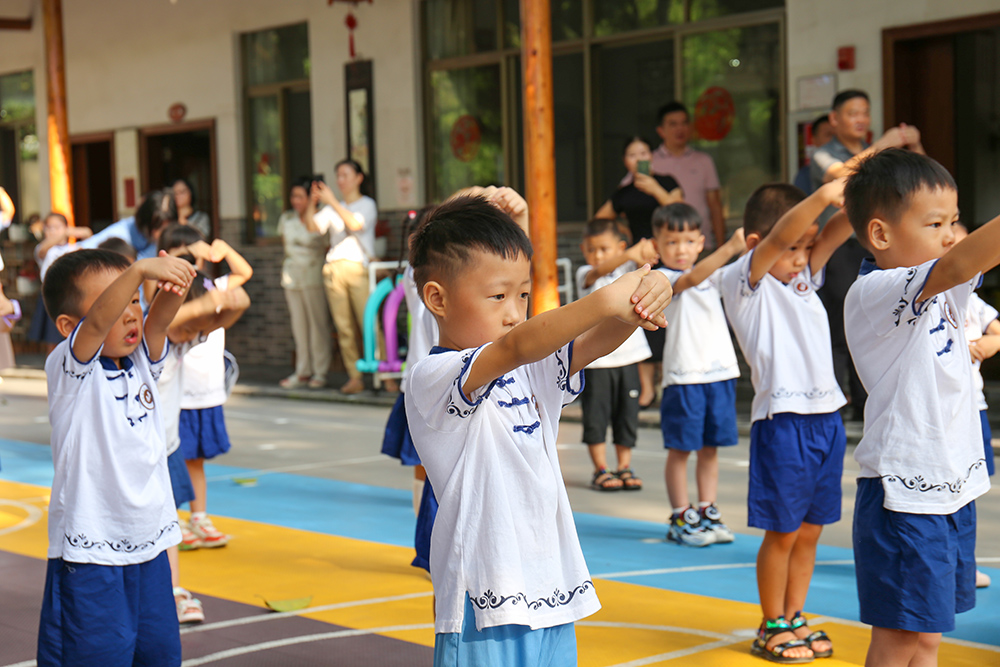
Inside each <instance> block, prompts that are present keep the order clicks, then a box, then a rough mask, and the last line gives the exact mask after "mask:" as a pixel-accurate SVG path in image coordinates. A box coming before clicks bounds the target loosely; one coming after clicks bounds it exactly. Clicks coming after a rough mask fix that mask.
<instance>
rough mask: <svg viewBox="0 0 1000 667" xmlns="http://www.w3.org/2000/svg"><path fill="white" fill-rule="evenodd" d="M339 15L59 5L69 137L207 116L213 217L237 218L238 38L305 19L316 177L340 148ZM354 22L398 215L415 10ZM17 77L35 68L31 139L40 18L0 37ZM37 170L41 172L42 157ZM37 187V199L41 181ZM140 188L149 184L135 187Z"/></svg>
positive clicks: (414, 124) (268, 7)
mask: <svg viewBox="0 0 1000 667" xmlns="http://www.w3.org/2000/svg"><path fill="white" fill-rule="evenodd" d="M34 4H35V6H36V7H37V6H38V5H39V4H40V3H34ZM349 9H350V5H346V4H345V5H342V4H339V3H338V4H336V5H335V6H333V7H329V6H328V5H327V2H326V0H282V1H281V2H274V1H273V0H213V1H212V2H205V1H204V0H177V1H176V3H171V2H168V1H167V0H162V1H157V2H152V1H148V0H147V1H145V2H136V1H135V0H88V1H87V2H79V1H75V0H66V1H64V2H63V12H64V15H63V21H64V33H65V46H66V79H67V97H68V106H69V131H70V134H82V133H88V132H99V131H108V130H114V131H116V132H119V133H121V132H123V131H126V132H127V131H130V130H134V129H135V128H141V127H144V126H151V125H162V124H165V123H168V122H170V121H169V118H168V117H167V109H168V108H169V107H170V106H171V105H172V104H174V103H176V102H181V103H183V104H185V105H186V106H187V110H188V112H187V117H186V120H200V119H209V118H214V119H215V121H216V140H217V145H216V150H217V152H218V157H219V159H218V180H219V193H218V195H219V209H220V214H221V216H222V217H223V218H232V217H241V216H243V215H245V208H246V206H245V196H244V192H245V184H244V174H243V164H244V162H243V135H242V132H243V129H242V125H243V115H242V114H243V111H242V92H241V89H240V81H239V72H240V54H239V34H240V33H242V32H248V31H253V30H259V29H264V28H270V27H276V26H281V25H287V24H290V23H299V22H302V21H308V22H309V41H310V58H311V62H312V82H311V84H312V85H311V95H312V111H313V115H312V124H313V161H314V167H315V169H316V171H318V172H323V173H332V172H333V165H334V164H335V163H336V162H337V161H338V160H339V159H341V158H343V157H346V151H347V147H346V139H345V135H346V131H345V128H344V90H343V68H344V63H345V62H346V61H347V60H348V59H349V54H348V39H347V35H348V32H347V28H346V27H345V26H344V18H345V16H346V14H347V12H348V10H349ZM38 11H39V10H37V9H36V13H38ZM354 13H355V16H356V17H357V19H358V24H359V27H358V29H357V30H356V31H355V44H356V46H357V50H358V55H359V56H360V57H363V58H370V59H372V60H373V61H374V64H373V76H374V82H375V89H374V97H375V102H376V108H375V143H376V151H377V153H376V168H377V170H378V174H377V179H378V180H377V187H378V194H379V205H380V206H381V207H382V208H386V209H389V208H396V207H398V206H408V205H410V204H409V203H407V202H399V201H398V199H399V196H398V194H397V187H396V181H397V173H398V172H399V170H406V169H408V170H410V173H413V174H419V173H421V172H422V171H423V169H422V165H421V164H420V163H419V161H418V159H419V154H418V147H417V143H418V137H419V133H418V127H419V125H418V116H417V114H416V113H415V110H416V109H417V108H418V106H419V103H418V100H419V87H420V80H419V79H418V78H415V77H414V75H413V72H414V70H413V59H414V58H415V57H416V55H415V53H416V42H415V33H414V31H413V29H412V26H413V21H414V20H415V19H416V5H415V3H414V2H413V1H412V0H383V1H381V2H376V3H373V4H367V3H361V4H359V5H358V6H357V7H356V8H355V9H354ZM24 69H34V71H35V86H36V100H37V103H38V112H39V117H38V120H39V128H40V130H42V128H44V125H45V112H46V109H45V77H44V52H43V42H42V21H41V16H36V18H35V25H34V28H33V30H32V31H31V32H28V33H21V32H11V31H3V32H2V33H0V72H13V71H19V70H24ZM42 132H43V134H42V140H43V141H44V130H42ZM118 136H119V138H124V137H123V136H122V135H121V134H119V135H118ZM134 145H135V144H134V142H123V145H121V146H119V145H117V143H116V154H119V155H118V156H117V157H118V161H117V167H118V173H117V178H118V183H117V187H118V191H119V193H120V195H121V196H120V199H121V198H122V197H123V194H121V193H123V192H124V185H123V181H124V179H125V178H130V177H131V178H136V177H137V176H138V174H137V173H136V171H137V167H138V158H137V156H136V157H135V159H134V160H132V161H129V160H128V156H124V155H121V153H122V151H129V150H136V149H135V148H133V146H134ZM42 169H43V175H44V174H46V173H47V169H48V167H47V158H46V162H45V163H44V164H43V165H42ZM44 181H45V184H44V188H45V190H46V192H47V177H45V178H44ZM150 185H156V184H142V186H143V187H148V186H150ZM418 186H419V187H420V189H419V190H418V193H422V185H419V184H418ZM43 196H46V195H45V194H43ZM121 204H123V202H122V201H120V202H119V205H121Z"/></svg>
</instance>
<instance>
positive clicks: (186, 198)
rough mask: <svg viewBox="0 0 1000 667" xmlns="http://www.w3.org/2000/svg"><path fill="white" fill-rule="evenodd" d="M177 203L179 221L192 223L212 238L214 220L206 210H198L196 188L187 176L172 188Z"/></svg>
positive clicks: (178, 180)
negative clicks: (196, 207)
mask: <svg viewBox="0 0 1000 667" xmlns="http://www.w3.org/2000/svg"><path fill="white" fill-rule="evenodd" d="M170 189H171V190H173V193H174V203H175V204H176V205H177V222H179V223H181V224H182V225H190V226H192V227H194V228H195V229H197V230H198V231H199V232H201V235H202V236H204V237H205V238H206V239H210V238H212V220H211V218H209V217H208V214H207V213H205V212H204V211H196V210H195V209H194V205H195V201H196V200H195V195H194V188H193V187H192V186H191V182H190V181H189V180H187V179H186V178H178V179H177V180H175V181H174V184H173V185H172V186H171V188H170Z"/></svg>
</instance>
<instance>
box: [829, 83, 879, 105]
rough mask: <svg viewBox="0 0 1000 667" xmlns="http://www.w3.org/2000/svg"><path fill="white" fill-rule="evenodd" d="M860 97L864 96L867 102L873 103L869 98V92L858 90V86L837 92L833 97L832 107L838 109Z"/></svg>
mask: <svg viewBox="0 0 1000 667" xmlns="http://www.w3.org/2000/svg"><path fill="white" fill-rule="evenodd" d="M858 97H860V98H862V99H863V100H864V101H865V102H869V103H871V100H870V99H868V93H866V92H865V91H863V90H858V89H857V88H850V89H848V90H842V91H840V92H839V93H837V94H836V95H835V96H834V97H833V104H832V105H831V106H830V108H831V109H833V110H834V111H837V110H838V109H840V107H842V106H844V104H846V103H847V102H850V101H851V100H853V99H855V98H858Z"/></svg>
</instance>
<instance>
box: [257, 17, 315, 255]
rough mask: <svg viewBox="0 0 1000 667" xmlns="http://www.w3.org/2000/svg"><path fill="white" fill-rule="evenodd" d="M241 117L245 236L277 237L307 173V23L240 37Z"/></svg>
mask: <svg viewBox="0 0 1000 667" xmlns="http://www.w3.org/2000/svg"><path fill="white" fill-rule="evenodd" d="M241 42H242V44H241V46H242V52H243V73H244V82H245V89H244V90H245V100H244V113H245V118H246V147H247V150H246V155H247V165H246V170H247V172H246V173H247V192H248V195H249V196H248V200H249V201H248V204H247V205H248V215H247V235H248V237H249V239H250V240H255V239H266V238H269V237H274V236H277V234H278V218H279V217H280V216H281V213H282V211H283V210H285V209H286V208H287V199H288V191H289V188H290V185H291V183H292V181H293V180H294V179H296V178H298V177H299V176H306V175H310V174H312V171H313V160H312V113H311V110H310V92H309V72H310V63H309V31H308V24H306V23H299V24H296V25H290V26H284V27H280V28H271V29H268V30H260V31H257V32H252V33H246V34H244V35H242V39H241Z"/></svg>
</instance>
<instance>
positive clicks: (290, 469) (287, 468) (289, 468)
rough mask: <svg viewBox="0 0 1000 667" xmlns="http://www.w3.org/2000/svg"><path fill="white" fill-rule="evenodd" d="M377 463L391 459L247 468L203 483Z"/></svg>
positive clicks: (380, 458)
mask: <svg viewBox="0 0 1000 667" xmlns="http://www.w3.org/2000/svg"><path fill="white" fill-rule="evenodd" d="M378 461H386V462H391V461H392V458H391V457H388V456H385V455H384V454H379V455H377V456H362V457H358V458H356V459H337V460H334V461H322V462H319V463H299V464H297V465H293V466H283V467H280V468H265V469H263V470H255V469H253V468H247V469H246V470H245V471H243V472H236V473H233V474H231V475H217V476H215V477H207V478H206V480H205V481H208V482H221V481H225V480H227V479H232V478H234V477H263V476H264V475H273V474H274V473H278V472H296V471H298V470H312V469H313V468H331V467H336V466H353V465H359V464H361V463H376V462H378Z"/></svg>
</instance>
